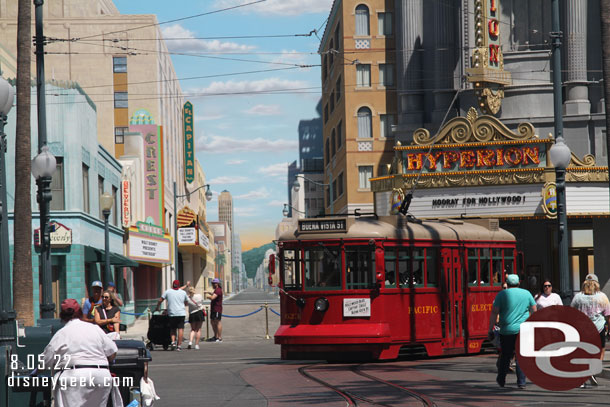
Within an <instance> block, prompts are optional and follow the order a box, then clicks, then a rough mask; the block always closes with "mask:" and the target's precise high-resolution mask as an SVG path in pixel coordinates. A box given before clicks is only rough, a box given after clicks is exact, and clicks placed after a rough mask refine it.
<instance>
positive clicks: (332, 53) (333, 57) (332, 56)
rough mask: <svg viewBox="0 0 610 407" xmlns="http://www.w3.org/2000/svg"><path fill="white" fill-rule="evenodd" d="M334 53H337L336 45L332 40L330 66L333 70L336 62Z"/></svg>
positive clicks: (329, 56)
mask: <svg viewBox="0 0 610 407" xmlns="http://www.w3.org/2000/svg"><path fill="white" fill-rule="evenodd" d="M333 51H335V44H334V41H333V40H330V53H329V54H328V64H329V67H331V68H332V66H333V63H334V62H335V56H334V52H333Z"/></svg>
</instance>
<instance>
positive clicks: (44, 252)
mask: <svg viewBox="0 0 610 407" xmlns="http://www.w3.org/2000/svg"><path fill="white" fill-rule="evenodd" d="M56 166H57V161H56V160H55V156H53V154H51V152H50V151H49V146H47V145H46V142H45V144H44V145H43V146H42V147H41V149H40V154H38V155H37V156H36V157H34V159H33V160H32V175H33V176H34V178H35V179H36V185H38V193H37V194H36V201H37V202H38V207H39V208H40V270H41V273H40V274H42V304H40V317H41V318H42V319H50V318H53V317H54V314H53V312H54V310H55V304H53V297H52V292H51V230H50V225H49V203H50V202H51V198H52V195H51V179H52V177H53V173H54V172H55V168H56Z"/></svg>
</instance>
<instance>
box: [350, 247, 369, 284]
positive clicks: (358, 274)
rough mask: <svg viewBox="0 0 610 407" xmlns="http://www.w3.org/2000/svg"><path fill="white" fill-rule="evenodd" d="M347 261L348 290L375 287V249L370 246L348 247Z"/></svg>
mask: <svg viewBox="0 0 610 407" xmlns="http://www.w3.org/2000/svg"><path fill="white" fill-rule="evenodd" d="M345 263H346V264H345V281H346V285H347V289H348V290H354V289H362V288H373V287H375V275H374V271H375V251H374V250H373V249H372V248H371V247H370V246H348V247H346V248H345Z"/></svg>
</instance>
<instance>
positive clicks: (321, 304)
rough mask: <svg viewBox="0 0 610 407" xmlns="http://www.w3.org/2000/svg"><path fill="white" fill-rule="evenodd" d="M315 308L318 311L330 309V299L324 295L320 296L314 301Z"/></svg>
mask: <svg viewBox="0 0 610 407" xmlns="http://www.w3.org/2000/svg"><path fill="white" fill-rule="evenodd" d="M314 309H315V310H316V311H320V312H324V311H326V310H327V309H328V300H327V299H326V298H324V297H320V298H318V299H317V300H316V302H315V303H314Z"/></svg>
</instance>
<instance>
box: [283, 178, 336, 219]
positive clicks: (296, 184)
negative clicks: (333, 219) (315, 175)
mask: <svg viewBox="0 0 610 407" xmlns="http://www.w3.org/2000/svg"><path fill="white" fill-rule="evenodd" d="M298 177H301V178H303V179H304V180H305V181H309V182H311V183H312V184H315V185H319V186H321V187H328V192H329V199H328V206H330V214H331V215H332V214H333V213H334V208H333V202H331V201H332V199H333V186H332V183H329V184H324V183H322V182H317V181H314V180H312V179H309V178H307V177H306V176H305V175H303V174H297V175H296V177H295V178H297V179H295V180H294V182H293V184H292V187H293V188H294V192H299V189H301V184H299V180H298ZM291 208H292V206H291ZM292 209H294V208H292ZM305 209H307V208H305Z"/></svg>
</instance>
